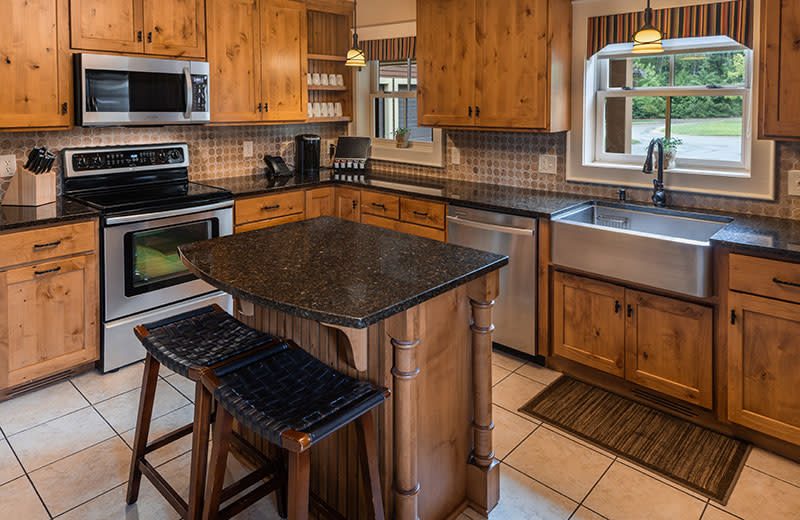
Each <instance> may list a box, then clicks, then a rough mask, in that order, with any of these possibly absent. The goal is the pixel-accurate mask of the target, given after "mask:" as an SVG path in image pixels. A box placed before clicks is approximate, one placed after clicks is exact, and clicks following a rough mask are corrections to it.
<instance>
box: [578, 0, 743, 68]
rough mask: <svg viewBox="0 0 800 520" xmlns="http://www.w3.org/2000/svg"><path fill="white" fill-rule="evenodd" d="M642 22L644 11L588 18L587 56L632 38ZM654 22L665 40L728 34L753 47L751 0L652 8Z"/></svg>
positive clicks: (629, 40)
mask: <svg viewBox="0 0 800 520" xmlns="http://www.w3.org/2000/svg"><path fill="white" fill-rule="evenodd" d="M643 22H644V12H643V10H642V11H638V12H635V13H625V14H615V15H610V16H597V17H594V18H589V27H588V33H589V41H588V47H587V52H588V54H587V56H594V55H595V54H597V53H598V52H599V51H600V50H602V49H603V47H605V46H606V45H610V44H612V43H627V42H631V41H633V35H634V33H636V31H637V30H638V29H639V27H641V25H642V24H643ZM653 25H655V26H656V28H657V29H659V30H660V31H661V34H663V35H664V39H665V40H667V39H674V38H693V37H699V36H728V37H729V38H731V39H733V40H735V41H737V42H739V43H741V44H742V45H745V46H747V47H750V48H751V49H752V48H753V0H733V1H728V2H717V3H712V4H703V5H690V6H685V7H672V8H668V9H653Z"/></svg>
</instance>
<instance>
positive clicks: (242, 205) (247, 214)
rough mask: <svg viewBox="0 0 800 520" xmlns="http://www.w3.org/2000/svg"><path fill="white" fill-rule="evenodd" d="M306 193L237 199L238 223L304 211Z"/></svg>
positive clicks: (235, 217) (236, 219)
mask: <svg viewBox="0 0 800 520" xmlns="http://www.w3.org/2000/svg"><path fill="white" fill-rule="evenodd" d="M304 206H305V193H304V192H302V191H293V192H290V193H278V194H276V195H267V196H264V197H254V198H252V199H242V200H237V201H236V208H235V216H234V219H235V222H236V225H239V224H246V223H247V222H256V221H258V220H266V219H270V218H276V217H285V216H286V215H295V214H297V213H303V209H304Z"/></svg>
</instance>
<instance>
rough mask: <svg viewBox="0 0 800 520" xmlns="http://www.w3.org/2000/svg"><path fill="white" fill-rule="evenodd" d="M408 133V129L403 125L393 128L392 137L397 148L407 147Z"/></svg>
mask: <svg viewBox="0 0 800 520" xmlns="http://www.w3.org/2000/svg"><path fill="white" fill-rule="evenodd" d="M410 133H411V132H410V130H409V129H408V128H405V127H404V128H398V129H397V130H395V132H394V138H395V140H396V141H397V147H398V148H408V138H409V135H410Z"/></svg>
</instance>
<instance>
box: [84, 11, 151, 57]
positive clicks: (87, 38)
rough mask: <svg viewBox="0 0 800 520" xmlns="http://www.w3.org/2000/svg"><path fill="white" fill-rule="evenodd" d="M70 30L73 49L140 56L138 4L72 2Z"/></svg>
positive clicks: (142, 38)
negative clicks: (138, 54) (136, 54)
mask: <svg viewBox="0 0 800 520" xmlns="http://www.w3.org/2000/svg"><path fill="white" fill-rule="evenodd" d="M70 29H71V33H72V47H73V48H74V49H82V50H90V51H109V52H131V53H140V52H142V51H144V33H143V29H142V0H72V1H71V3H70Z"/></svg>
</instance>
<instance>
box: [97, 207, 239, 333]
mask: <svg viewBox="0 0 800 520" xmlns="http://www.w3.org/2000/svg"><path fill="white" fill-rule="evenodd" d="M232 232H233V202H232V201H226V202H222V203H216V204H211V205H208V206H203V207H196V208H183V209H179V210H173V211H165V212H158V213H150V214H145V215H126V216H122V217H110V218H108V219H106V224H105V227H104V229H103V238H104V244H103V262H104V265H103V281H104V287H105V290H104V293H105V298H104V304H105V313H104V317H105V321H109V320H114V319H117V318H121V317H123V316H129V315H131V314H136V313H138V312H143V311H147V310H150V309H155V308H157V307H161V306H164V305H169V304H171V303H175V302H178V301H181V300H185V299H187V298H193V297H195V296H199V295H201V294H205V293H208V292H211V291H214V290H215V289H214V288H213V287H212V286H210V285H208V284H207V283H205V282H203V281H202V280H198V279H197V278H196V277H195V276H194V275H192V274H191V273H190V272H189V271H188V269H186V266H184V265H183V262H181V259H180V256H179V255H178V247H179V246H181V245H183V244H188V243H191V242H197V241H199V240H206V239H209V238H214V237H218V236H225V235H230V234H231V233H232Z"/></svg>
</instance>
